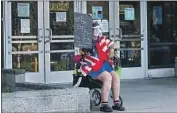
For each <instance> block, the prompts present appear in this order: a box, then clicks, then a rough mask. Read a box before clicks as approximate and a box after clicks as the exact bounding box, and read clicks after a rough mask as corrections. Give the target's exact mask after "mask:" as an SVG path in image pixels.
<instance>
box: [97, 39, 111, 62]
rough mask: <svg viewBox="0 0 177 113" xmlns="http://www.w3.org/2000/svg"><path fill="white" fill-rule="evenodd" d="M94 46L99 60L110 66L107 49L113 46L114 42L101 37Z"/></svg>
mask: <svg viewBox="0 0 177 113" xmlns="http://www.w3.org/2000/svg"><path fill="white" fill-rule="evenodd" d="M95 45H96V49H97V52H98V55H99V56H100V57H99V59H100V60H102V61H106V62H108V63H110V64H111V65H112V64H113V63H112V61H111V60H110V59H109V57H108V53H109V47H111V46H113V45H114V42H113V41H111V40H110V39H108V38H106V37H105V36H102V37H100V38H99V41H98V42H96V43H95Z"/></svg>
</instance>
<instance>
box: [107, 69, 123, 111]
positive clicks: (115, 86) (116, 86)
mask: <svg viewBox="0 0 177 113" xmlns="http://www.w3.org/2000/svg"><path fill="white" fill-rule="evenodd" d="M110 73H111V75H112V93H113V101H114V106H112V108H113V109H114V110H118V111H124V110H125V108H124V107H123V106H121V105H120V100H119V95H120V79H119V77H118V75H117V73H116V72H115V71H111V72H110Z"/></svg>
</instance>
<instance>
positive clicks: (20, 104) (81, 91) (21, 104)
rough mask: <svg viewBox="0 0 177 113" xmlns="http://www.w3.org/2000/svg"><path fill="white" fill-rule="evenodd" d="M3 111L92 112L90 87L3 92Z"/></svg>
mask: <svg viewBox="0 0 177 113" xmlns="http://www.w3.org/2000/svg"><path fill="white" fill-rule="evenodd" d="M2 112H90V94H89V89H88V88H66V89H51V90H30V91H17V92H12V93H2Z"/></svg>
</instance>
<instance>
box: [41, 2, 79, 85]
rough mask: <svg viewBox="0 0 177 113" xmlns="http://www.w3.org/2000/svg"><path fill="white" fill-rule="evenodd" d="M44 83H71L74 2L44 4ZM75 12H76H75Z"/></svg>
mask: <svg viewBox="0 0 177 113" xmlns="http://www.w3.org/2000/svg"><path fill="white" fill-rule="evenodd" d="M44 7H45V8H44V24H45V25H44V29H45V41H44V44H45V47H44V48H45V60H44V61H45V79H46V83H68V82H70V83H71V82H72V73H73V70H74V63H73V61H72V59H73V56H74V27H73V25H74V10H75V9H74V2H73V1H49V2H44ZM75 11H76V10H75Z"/></svg>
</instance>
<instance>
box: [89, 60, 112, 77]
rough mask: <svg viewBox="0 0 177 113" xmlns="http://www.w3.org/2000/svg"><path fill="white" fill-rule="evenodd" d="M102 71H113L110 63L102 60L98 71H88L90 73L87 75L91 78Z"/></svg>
mask: <svg viewBox="0 0 177 113" xmlns="http://www.w3.org/2000/svg"><path fill="white" fill-rule="evenodd" d="M104 71H107V72H109V73H110V72H112V71H113V68H112V67H111V65H110V64H109V63H107V62H104V63H103V66H102V67H101V69H100V70H99V71H97V72H94V71H90V73H89V74H88V75H89V76H91V77H92V78H97V77H98V76H99V75H100V74H101V73H103V72H104Z"/></svg>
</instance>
